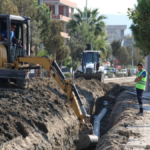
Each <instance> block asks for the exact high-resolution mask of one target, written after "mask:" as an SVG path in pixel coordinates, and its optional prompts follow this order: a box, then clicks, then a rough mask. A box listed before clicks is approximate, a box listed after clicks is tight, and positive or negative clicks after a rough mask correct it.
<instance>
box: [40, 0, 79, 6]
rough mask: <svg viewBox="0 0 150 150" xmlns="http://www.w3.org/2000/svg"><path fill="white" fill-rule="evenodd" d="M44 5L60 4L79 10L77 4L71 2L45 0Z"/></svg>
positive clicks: (65, 0)
mask: <svg viewBox="0 0 150 150" xmlns="http://www.w3.org/2000/svg"><path fill="white" fill-rule="evenodd" d="M43 3H47V4H54V5H55V3H59V4H60V5H64V6H69V7H72V8H77V4H76V3H74V2H72V1H70V0H43Z"/></svg>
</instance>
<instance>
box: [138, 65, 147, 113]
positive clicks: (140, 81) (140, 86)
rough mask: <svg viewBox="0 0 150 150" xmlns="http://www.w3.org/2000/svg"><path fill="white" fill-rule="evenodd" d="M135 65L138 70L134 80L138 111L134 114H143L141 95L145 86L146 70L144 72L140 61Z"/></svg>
mask: <svg viewBox="0 0 150 150" xmlns="http://www.w3.org/2000/svg"><path fill="white" fill-rule="evenodd" d="M137 67H138V71H139V72H138V74H137V77H136V79H135V82H136V92H137V98H138V102H139V112H138V113H137V114H136V115H143V102H142V97H143V91H144V90H145V88H146V81H147V72H146V70H143V65H142V63H139V64H138V65H137Z"/></svg>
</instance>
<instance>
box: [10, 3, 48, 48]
mask: <svg viewBox="0 0 150 150" xmlns="http://www.w3.org/2000/svg"><path fill="white" fill-rule="evenodd" d="M12 1H13V3H14V4H15V5H16V6H17V7H18V10H19V14H20V15H21V16H29V17H30V18H31V27H32V26H33V23H32V22H33V21H34V20H36V21H37V22H42V24H41V26H39V30H42V31H41V35H40V38H41V42H43V43H44V46H46V47H48V42H49V36H50V34H51V29H50V22H51V12H50V11H49V8H48V6H46V5H45V4H44V3H43V5H42V6H40V4H39V3H38V2H37V0H12ZM35 38H36V37H35Z"/></svg>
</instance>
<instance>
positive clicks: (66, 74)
mask: <svg viewBox="0 0 150 150" xmlns="http://www.w3.org/2000/svg"><path fill="white" fill-rule="evenodd" d="M64 75H65V77H66V78H71V77H72V75H71V73H64Z"/></svg>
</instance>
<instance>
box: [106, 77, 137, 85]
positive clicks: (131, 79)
mask: <svg viewBox="0 0 150 150" xmlns="http://www.w3.org/2000/svg"><path fill="white" fill-rule="evenodd" d="M135 78H136V76H133V77H123V78H108V79H105V81H104V82H105V83H109V82H114V83H124V82H133V81H134V79H135Z"/></svg>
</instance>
